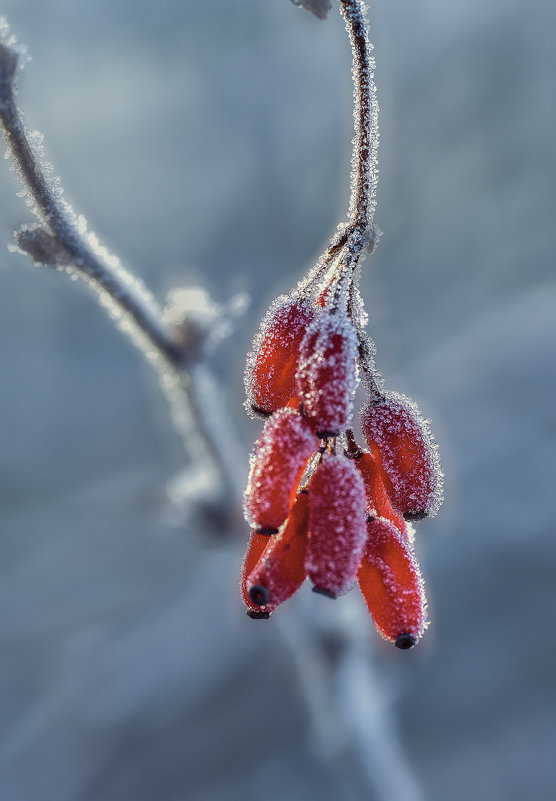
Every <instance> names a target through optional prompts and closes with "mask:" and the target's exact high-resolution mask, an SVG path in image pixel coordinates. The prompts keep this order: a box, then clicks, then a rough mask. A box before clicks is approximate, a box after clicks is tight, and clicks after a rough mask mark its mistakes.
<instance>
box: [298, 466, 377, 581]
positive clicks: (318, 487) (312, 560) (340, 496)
mask: <svg viewBox="0 0 556 801" xmlns="http://www.w3.org/2000/svg"><path fill="white" fill-rule="evenodd" d="M365 520H366V515H365V488H364V486H363V481H362V479H361V476H360V475H359V473H358V472H357V470H356V469H355V467H354V465H353V462H352V461H350V460H349V459H346V458H345V457H343V456H328V457H327V458H325V459H324V461H323V462H322V463H321V464H320V465H319V466H318V467H317V470H316V472H315V475H314V476H313V478H312V481H311V484H310V489H309V545H308V548H307V562H306V568H307V575H308V576H309V578H310V579H311V581H312V582H313V584H314V588H315V591H316V592H322V593H324V594H327V595H331V596H337V595H340V594H341V593H343V592H345V591H346V590H348V589H350V587H351V586H352V584H353V582H354V580H355V575H356V573H357V568H358V566H359V562H360V561H361V555H362V552H363V546H364V543H365V538H366V533H367V532H366V528H365Z"/></svg>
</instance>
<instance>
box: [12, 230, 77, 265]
mask: <svg viewBox="0 0 556 801" xmlns="http://www.w3.org/2000/svg"><path fill="white" fill-rule="evenodd" d="M14 237H15V241H16V242H17V246H18V249H19V250H20V251H21V252H22V253H25V254H26V255H28V256H30V257H31V258H32V259H33V263H34V264H41V265H43V266H44V267H67V266H69V265H70V264H71V263H72V255H71V253H70V252H69V251H68V250H67V249H66V248H65V247H64V246H63V245H62V244H61V243H60V241H59V240H58V239H57V238H56V237H55V236H52V234H49V233H48V231H45V230H44V228H40V227H39V226H37V227H28V226H24V227H23V228H20V229H19V231H16V232H15V234H14Z"/></svg>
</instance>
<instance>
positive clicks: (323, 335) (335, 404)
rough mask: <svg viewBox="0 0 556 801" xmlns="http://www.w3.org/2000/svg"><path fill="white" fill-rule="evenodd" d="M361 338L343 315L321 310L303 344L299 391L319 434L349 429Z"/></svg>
mask: <svg viewBox="0 0 556 801" xmlns="http://www.w3.org/2000/svg"><path fill="white" fill-rule="evenodd" d="M357 351H358V340H357V334H356V332H355V329H354V327H353V326H352V324H351V322H350V321H349V319H348V317H347V316H346V315H343V314H333V313H329V312H322V313H321V314H319V316H318V317H317V318H316V319H315V320H314V321H313V322H312V323H311V325H310V326H309V328H308V329H307V333H306V334H305V337H304V339H303V342H302V345H301V358H300V361H299V369H298V373H297V391H298V397H299V399H300V401H301V404H302V408H303V414H304V415H305V417H307V419H308V420H309V421H310V422H311V424H312V425H313V426H314V427H315V430H316V431H317V432H319V433H320V434H327V435H330V434H334V433H339V432H340V431H343V430H344V429H345V428H348V427H349V425H350V423H351V419H352V416H353V398H354V395H355V390H356V388H357V368H356V360H357Z"/></svg>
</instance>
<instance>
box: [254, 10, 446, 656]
mask: <svg viewBox="0 0 556 801" xmlns="http://www.w3.org/2000/svg"><path fill="white" fill-rule="evenodd" d="M294 2H297V3H301V4H302V5H304V6H305V7H307V8H310V9H311V10H313V11H314V12H315V13H319V14H323V13H324V10H325V9H327V8H328V7H329V5H330V4H329V1H328V0H294ZM340 9H341V13H342V15H343V17H344V20H345V23H346V28H347V30H348V34H349V38H350V42H351V46H352V55H353V78H354V95H353V96H354V119H355V138H354V140H353V146H354V149H353V157H352V161H351V194H350V205H349V215H348V220H347V222H345V223H341V224H340V225H339V226H338V229H337V231H336V233H335V234H334V236H333V237H332V239H331V241H330V245H329V247H328V248H327V249H326V250H325V252H324V253H323V254H322V255H321V257H320V258H319V259H318V261H317V262H316V264H315V265H314V266H313V267H312V268H311V269H310V270H309V271H308V273H307V274H306V276H305V277H304V278H303V279H302V280H301V281H300V282H299V283H298V285H297V288H296V289H295V291H293V292H292V293H291V294H290V295H282V296H280V297H279V298H278V299H277V300H276V301H275V302H274V303H273V304H272V306H271V307H270V309H269V311H268V312H267V314H266V316H265V318H264V319H263V322H262V323H261V327H260V329H259V333H258V334H257V336H256V338H255V342H254V345H253V349H252V351H251V353H250V355H249V357H248V360H247V368H246V372H245V383H246V391H247V401H246V407H247V409H248V411H249V412H250V413H252V414H256V415H259V416H262V417H269V416H270V418H269V420H268V421H267V423H266V425H265V427H264V429H263V432H262V434H261V436H260V437H259V439H258V441H257V443H256V445H255V448H254V451H253V453H252V455H251V470H250V474H249V481H248V485H247V490H246V492H245V512H246V517H247V520H248V521H249V523H250V525H251V526H252V529H253V531H254V533H252V534H251V539H250V541H249V546H248V550H247V555H246V557H245V561H244V568H243V575H242V581H241V594H242V598H243V601H244V603H245V606H246V608H247V614H248V615H249V616H251V617H259V618H261V617H268V616H269V615H270V613H271V612H272V611H273V610H274V609H276V607H277V606H278V605H279V604H281V603H282V602H283V601H285V600H286V599H287V598H289V597H290V596H291V595H293V593H295V592H296V590H297V589H298V588H299V587H300V586H301V584H302V583H303V581H304V579H305V578H306V577H308V578H309V579H310V580H311V582H312V584H313V590H315V591H316V592H318V593H322V594H323V595H327V596H329V597H333V598H336V597H337V596H338V595H341V594H342V593H345V592H347V590H349V589H350V588H351V586H352V585H353V584H354V583H355V582H356V580H357V581H358V583H359V587H360V589H361V592H362V593H363V595H364V597H365V600H366V602H367V606H368V608H369V611H370V612H371V615H372V617H373V619H374V622H375V624H376V627H377V629H378V630H379V632H380V633H381V634H382V636H383V637H385V638H386V639H388V640H390V641H391V642H393V643H394V644H395V645H396V647H397V648H400V649H408V648H411V647H412V646H413V645H415V643H416V642H417V641H418V640H419V638H420V637H421V636H422V634H423V632H424V630H425V627H426V600H425V594H424V586H423V582H422V579H421V574H420V571H419V566H418V564H417V561H416V559H415V555H414V553H413V536H414V535H413V527H412V525H411V523H410V522H407V521H410V520H418V519H420V518H422V517H425V516H429V515H432V514H435V513H436V511H437V509H438V507H439V506H440V503H441V500H442V472H441V470H440V463H439V459H438V452H437V448H436V445H435V443H434V439H433V437H432V434H431V432H430V429H429V427H428V423H426V422H425V421H424V420H423V418H422V417H421V415H420V413H419V410H418V408H417V406H416V405H415V404H414V403H413V402H412V401H410V400H409V398H406V397H405V396H403V395H399V394H397V393H395V392H387V391H386V390H385V382H384V379H383V378H382V376H381V375H380V373H379V372H378V369H377V366H376V361H375V356H376V348H375V345H374V343H373V341H372V340H371V339H370V337H369V336H368V335H367V333H366V330H365V328H366V325H367V322H368V318H367V314H366V312H365V308H364V304H363V300H362V297H361V294H360V292H359V286H358V284H359V278H360V274H361V264H362V262H363V260H364V258H365V256H366V255H367V254H368V253H373V252H374V250H375V246H376V244H377V242H378V239H379V237H380V231H379V229H378V228H376V226H375V225H374V221H373V217H374V211H375V206H376V189H377V180H378V168H377V148H378V104H377V98H376V86H375V83H374V73H373V70H374V60H373V58H372V54H371V44H370V42H369V40H368V35H367V20H366V17H365V13H364V10H365V7H364V4H363V3H362V2H361V0H340ZM360 379H361V380H362V383H363V386H364V387H365V389H366V391H367V393H368V401H367V403H366V406H365V408H364V409H363V412H362V415H361V422H362V430H363V435H364V437H365V439H366V441H367V448H366V449H363V448H362V447H361V446H360V445H359V444H358V443H357V440H356V437H355V433H354V431H353V422H352V420H353V405H354V399H355V393H356V389H357V386H358V382H359V380H360ZM269 534H270V535H274V536H271V537H269V536H268V535H269ZM265 541H267V542H268V544H266V545H265Z"/></svg>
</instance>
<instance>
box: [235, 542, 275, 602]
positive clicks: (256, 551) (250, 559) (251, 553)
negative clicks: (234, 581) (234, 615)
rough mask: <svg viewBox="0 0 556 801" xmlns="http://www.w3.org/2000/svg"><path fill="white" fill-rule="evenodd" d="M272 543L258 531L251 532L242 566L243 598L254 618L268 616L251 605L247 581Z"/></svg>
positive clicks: (240, 583)
mask: <svg viewBox="0 0 556 801" xmlns="http://www.w3.org/2000/svg"><path fill="white" fill-rule="evenodd" d="M270 543H271V539H270V537H268V536H267V535H265V534H257V532H256V531H253V532H251V536H250V537H249V542H248V543H247V550H246V551H245V556H244V557H243V564H242V566H241V579H240V582H239V587H240V590H241V597H242V599H243V603H244V604H245V606H246V611H247V614H248V615H249V616H250V617H254V618H260V617H268V615H265V614H264V612H262V611H261V610H260V609H259V608H258V607H257V606H256V605H255V604H253V603H251V598H250V597H249V585H248V583H247V580H248V578H249V574H250V573H251V571H252V570H253V568H254V567H255V565H256V564H257V562H258V561H259V559H260V557H261V556H262V555H263V553H264V551H265V550H266V549H267V548H268V547H269V545H270Z"/></svg>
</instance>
